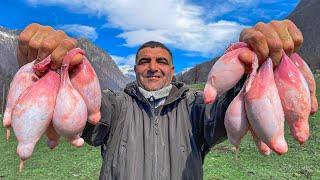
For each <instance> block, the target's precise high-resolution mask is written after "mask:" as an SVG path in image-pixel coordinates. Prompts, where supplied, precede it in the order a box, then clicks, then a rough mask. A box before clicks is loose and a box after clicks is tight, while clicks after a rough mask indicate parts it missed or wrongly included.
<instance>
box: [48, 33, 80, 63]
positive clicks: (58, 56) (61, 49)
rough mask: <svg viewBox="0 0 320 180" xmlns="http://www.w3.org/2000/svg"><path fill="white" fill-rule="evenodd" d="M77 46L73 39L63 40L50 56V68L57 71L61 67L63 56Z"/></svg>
mask: <svg viewBox="0 0 320 180" xmlns="http://www.w3.org/2000/svg"><path fill="white" fill-rule="evenodd" d="M76 46H77V40H76V39H73V38H67V39H64V40H63V41H62V42H61V43H60V44H59V46H58V47H57V48H56V49H55V50H54V51H53V52H52V54H51V60H52V63H51V68H52V69H58V68H59V67H60V66H61V63H62V60H63V58H64V56H65V55H66V54H67V53H68V51H70V50H71V49H73V48H75V47H76Z"/></svg>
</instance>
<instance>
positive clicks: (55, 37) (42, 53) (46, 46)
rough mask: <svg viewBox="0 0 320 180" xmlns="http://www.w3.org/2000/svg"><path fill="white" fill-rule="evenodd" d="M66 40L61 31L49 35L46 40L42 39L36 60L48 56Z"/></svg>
mask: <svg viewBox="0 0 320 180" xmlns="http://www.w3.org/2000/svg"><path fill="white" fill-rule="evenodd" d="M66 38H67V35H66V34H65V33H64V32H63V31H61V30H58V31H55V32H52V33H50V34H49V35H48V36H47V37H46V38H44V39H43V41H42V43H41V45H40V48H39V51H38V56H37V58H38V59H44V58H46V57H47V56H49V55H50V54H51V53H52V52H53V51H54V50H55V49H56V48H57V47H58V45H59V44H60V43H61V42H62V41H63V40H64V39H66Z"/></svg>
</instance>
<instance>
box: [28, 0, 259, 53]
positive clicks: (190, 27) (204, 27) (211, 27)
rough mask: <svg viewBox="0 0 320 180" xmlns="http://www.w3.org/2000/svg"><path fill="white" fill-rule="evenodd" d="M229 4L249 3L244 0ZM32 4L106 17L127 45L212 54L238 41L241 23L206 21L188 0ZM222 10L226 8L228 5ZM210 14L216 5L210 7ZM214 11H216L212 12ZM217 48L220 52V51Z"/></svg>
mask: <svg viewBox="0 0 320 180" xmlns="http://www.w3.org/2000/svg"><path fill="white" fill-rule="evenodd" d="M228 1H229V3H238V4H239V3H240V4H243V5H249V4H250V3H254V1H253V0H250V1H249V3H248V2H247V1H244V0H228ZM27 2H29V3H30V4H32V5H60V6H63V7H66V8H68V9H70V10H71V11H73V12H76V13H87V14H91V15H96V16H103V17H105V18H106V20H107V22H106V24H107V27H113V28H118V29H121V30H122V31H123V32H122V33H120V34H119V35H118V37H119V38H123V39H125V41H126V43H125V45H126V46H130V47H133V46H137V45H141V43H143V42H146V41H149V40H158V41H161V42H163V43H165V44H167V45H169V46H170V47H175V48H179V49H182V50H186V51H190V52H192V53H198V54H200V55H203V56H214V55H217V54H219V53H221V50H222V49H224V48H225V47H226V46H227V44H228V43H229V42H232V41H237V40H238V35H239V33H240V31H241V29H242V28H243V27H244V26H243V25H241V24H238V23H235V22H228V21H218V22H205V20H204V16H206V13H208V11H206V10H205V8H203V7H201V6H197V5H195V4H191V3H190V2H189V1H187V0H159V1H146V0H117V1H115V0H95V1H91V0H81V1H79V0H68V1H66V0H46V1H41V0H27ZM225 7H226V10H225V11H228V9H227V6H225ZM210 11H211V13H212V14H217V13H219V12H220V9H219V8H214V9H211V10H210ZM214 12H217V13H214ZM219 51H220V52H219Z"/></svg>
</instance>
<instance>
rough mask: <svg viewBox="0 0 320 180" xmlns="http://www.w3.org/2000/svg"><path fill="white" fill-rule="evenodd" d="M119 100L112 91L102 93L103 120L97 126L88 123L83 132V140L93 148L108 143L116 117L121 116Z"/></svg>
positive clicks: (101, 110) (101, 109)
mask: <svg viewBox="0 0 320 180" xmlns="http://www.w3.org/2000/svg"><path fill="white" fill-rule="evenodd" d="M119 104H120V102H119V98H118V97H117V95H116V93H114V92H112V91H111V90H107V91H105V92H103V93H102V101H101V108H100V112H101V120H100V121H99V122H98V124H97V125H93V124H91V123H89V122H87V124H86V126H85V128H84V130H83V132H82V138H83V139H84V140H85V142H87V143H88V144H90V145H92V146H100V145H102V144H104V143H106V141H107V139H108V136H109V132H110V128H111V126H112V121H113V120H114V119H116V117H115V116H116V115H117V114H119V113H117V111H119V109H120V108H119Z"/></svg>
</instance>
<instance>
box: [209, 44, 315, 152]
mask: <svg viewBox="0 0 320 180" xmlns="http://www.w3.org/2000/svg"><path fill="white" fill-rule="evenodd" d="M245 51H250V49H249V48H248V46H247V45H246V44H245V43H235V44H233V45H231V46H230V47H229V48H228V49H227V51H226V54H225V55H224V56H222V57H221V58H220V59H219V60H218V61H217V62H216V63H215V64H214V66H213V67H212V69H211V71H210V73H209V77H208V81H207V83H206V86H205V89H204V94H205V103H212V102H214V101H215V99H216V97H218V96H219V95H221V94H223V93H224V92H226V91H228V90H229V89H231V88H232V87H234V86H235V84H236V83H237V82H238V81H239V80H240V79H241V77H242V76H243V74H244V72H245V65H244V63H242V62H241V61H240V59H239V58H238V56H239V54H240V53H243V52H245ZM282 54H283V55H282V59H281V62H280V64H279V65H278V66H277V67H276V68H275V70H273V64H272V60H271V59H270V58H268V59H267V60H266V61H265V62H264V63H263V64H262V65H261V66H260V67H258V58H257V57H256V58H255V60H254V61H253V64H252V71H251V73H250V74H249V75H248V77H247V80H246V82H245V84H244V85H243V87H242V89H241V91H240V92H239V94H238V95H237V96H236V97H235V98H234V100H233V101H232V102H231V104H230V105H229V107H228V109H227V111H226V115H225V120H224V123H225V127H226V130H227V135H228V139H229V141H230V142H231V144H233V145H234V146H235V147H236V149H237V152H238V149H239V145H240V141H241V139H242V138H243V137H244V135H245V134H246V133H247V132H248V131H250V132H251V134H252V136H253V139H254V141H255V143H256V145H257V148H258V149H259V151H260V152H261V153H262V154H264V155H269V154H270V153H271V150H272V151H274V152H276V153H277V154H284V153H286V152H287V151H288V145H287V142H286V140H285V138H284V122H285V120H286V121H287V122H288V124H289V127H290V131H291V134H292V136H293V137H294V138H295V139H296V140H297V141H298V142H299V143H300V144H303V143H304V142H306V141H307V140H308V138H309V123H308V118H309V115H310V114H314V113H315V112H317V110H318V102H317V97H316V83H315V80H314V77H313V75H312V72H311V70H310V68H309V67H308V65H307V64H306V63H305V62H304V61H303V59H302V58H301V57H300V56H299V55H298V54H297V53H294V54H293V55H291V56H290V58H289V57H288V56H287V55H286V54H285V53H284V52H283V53H282Z"/></svg>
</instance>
